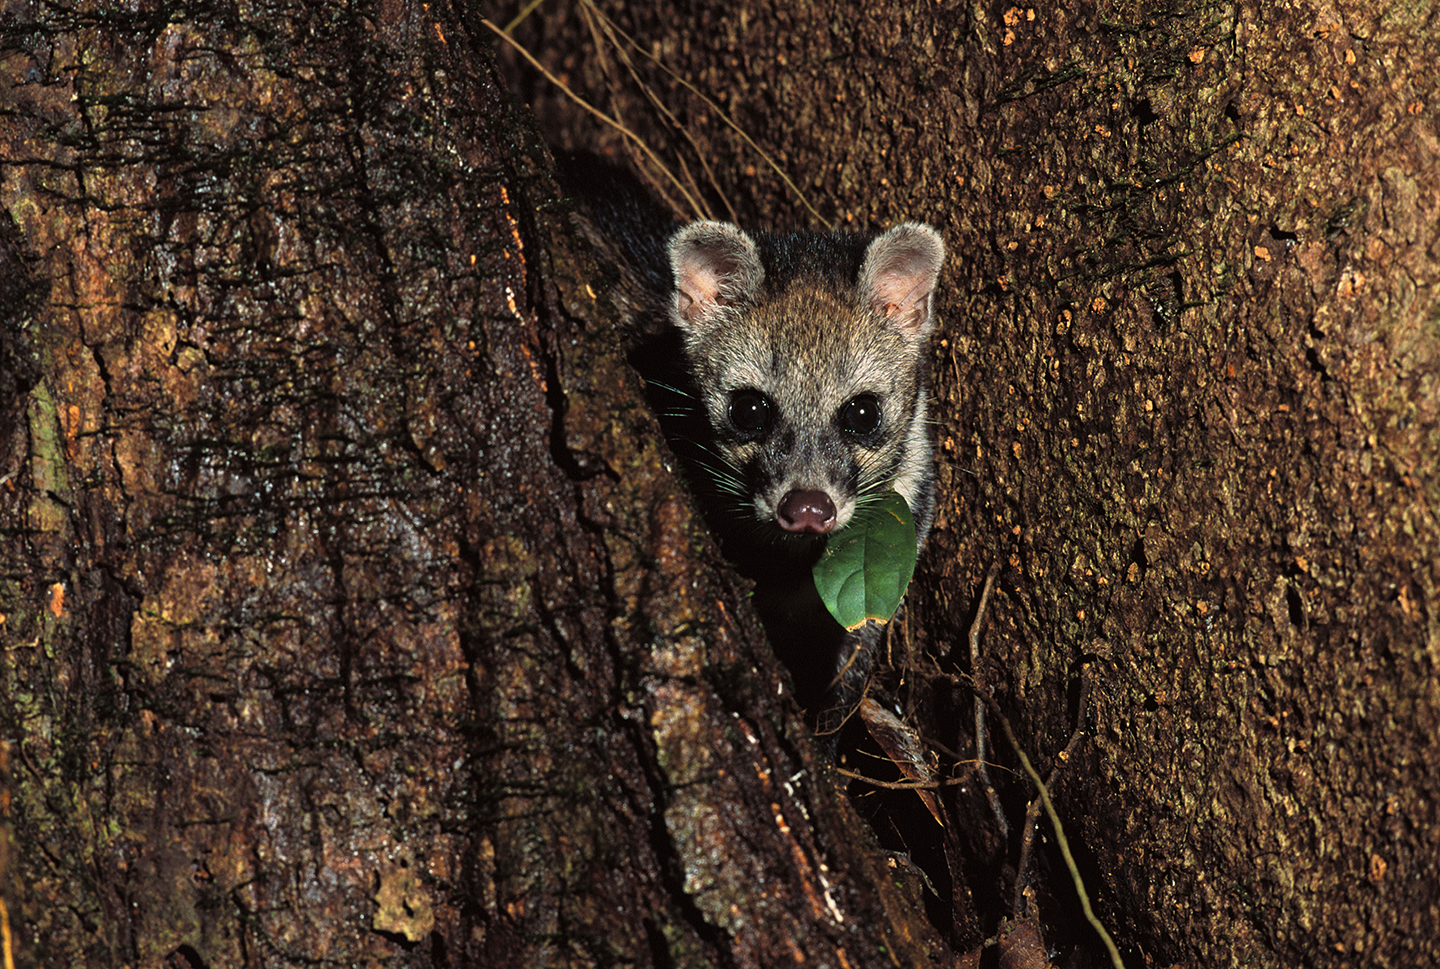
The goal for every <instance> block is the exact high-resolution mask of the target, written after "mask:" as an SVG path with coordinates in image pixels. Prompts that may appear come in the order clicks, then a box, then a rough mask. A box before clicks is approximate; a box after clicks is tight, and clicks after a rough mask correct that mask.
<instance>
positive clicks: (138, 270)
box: [0, 0, 949, 969]
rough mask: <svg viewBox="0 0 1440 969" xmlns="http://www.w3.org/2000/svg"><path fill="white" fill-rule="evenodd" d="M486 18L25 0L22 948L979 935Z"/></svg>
mask: <svg viewBox="0 0 1440 969" xmlns="http://www.w3.org/2000/svg"><path fill="white" fill-rule="evenodd" d="M482 33H483V32H482V31H481V30H480V28H479V27H478V25H477V24H475V23H473V22H471V21H468V20H467V19H466V18H465V17H464V16H462V15H461V14H460V13H459V12H457V11H456V10H455V9H453V8H451V7H450V6H448V5H447V4H445V3H439V4H434V3H431V4H424V5H422V4H403V3H382V4H360V5H356V6H349V7H346V6H340V7H337V6H334V5H328V4H321V3H308V2H304V0H296V2H282V3H280V4H272V5H268V6H265V7H263V8H236V7H231V6H225V5H221V6H219V7H204V6H202V7H195V8H185V9H178V8H175V9H172V8H166V7H161V6H156V5H152V4H144V3H142V4H139V5H129V6H113V5H111V6H104V5H102V6H99V7H96V6H91V5H80V6H67V5H64V4H59V5H39V4H33V3H26V2H11V3H7V4H6V5H5V7H4V10H3V15H0V69H3V77H4V85H3V88H0V90H3V94H0V98H3V100H0V200H3V209H4V214H3V215H0V646H3V658H0V683H3V686H0V723H3V744H0V755H3V757H0V768H3V771H4V773H3V787H4V802H3V805H4V818H5V831H4V833H5V837H4V839H3V849H4V850H3V853H0V901H3V903H4V904H3V907H0V917H3V923H4V924H3V926H0V927H3V928H4V929H5V931H4V932H3V933H0V940H3V945H4V948H5V953H4V955H5V958H6V960H7V964H8V961H9V959H10V958H11V957H13V958H14V960H15V963H16V964H17V965H21V966H41V965H46V966H49V965H74V966H82V965H84V966H97V967H98V966H105V967H110V966H136V967H141V966H189V967H200V966H204V967H212V969H219V967H232V966H234V967H238V966H298V965H315V964H342V963H343V964H376V965H378V964H385V965H414V966H432V965H435V966H438V965H453V966H506V965H552V964H565V965H586V964H596V965H612V964H616V963H623V964H638V965H684V966H694V965H707V964H716V965H724V966H765V965H790V964H793V963H794V962H796V961H797V960H798V959H799V958H800V956H801V955H802V954H803V956H804V957H805V958H806V959H807V960H808V961H809V962H810V963H811V964H819V965H835V966H842V965H852V966H855V965H877V964H882V963H883V964H891V963H892V962H894V961H898V963H899V964H904V965H920V964H925V963H927V962H930V961H937V962H940V963H941V964H944V963H946V962H947V961H948V959H949V956H948V954H947V951H946V950H945V949H944V948H943V947H941V946H940V944H939V940H938V936H937V935H936V933H934V931H933V930H932V929H931V928H930V926H929V924H928V923H927V922H925V920H924V919H923V918H922V917H921V916H920V915H919V914H918V909H915V908H914V907H913V906H911V905H910V903H909V902H908V901H907V900H906V899H905V898H904V897H903V896H902V895H901V894H900V892H899V891H898V890H897V888H896V887H895V886H894V885H893V884H892V883H891V880H890V879H891V876H890V875H889V874H888V872H887V871H886V870H885V869H884V867H883V865H882V862H881V860H880V858H879V857H878V856H877V855H876V854H875V853H874V852H873V851H872V850H870V847H869V840H868V839H869V835H868V834H867V833H866V831H865V829H864V828H863V826H862V825H861V824H859V822H858V821H857V819H856V816H855V815H854V813H853V812H852V811H851V810H850V808H849V807H848V804H847V802H846V801H845V800H844V799H843V797H842V796H841V793H840V791H839V788H838V786H837V785H836V784H835V782H834V780H833V778H832V777H831V775H829V774H828V773H827V770H826V768H825V767H824V766H823V765H818V764H817V762H816V761H815V760H814V758H813V756H812V754H811V753H810V747H809V745H808V739H807V737H806V735H805V733H804V730H803V728H802V727H801V726H800V721H799V719H798V716H797V714H796V713H795V710H794V708H793V705H791V704H790V702H789V700H788V697H787V696H786V694H785V691H784V688H783V686H780V685H779V684H781V683H782V681H783V677H782V676H781V674H780V672H779V670H778V669H777V668H776V666H775V662H774V660H773V658H771V657H770V656H769V654H768V652H767V651H766V650H765V649H764V648H763V645H762V644H761V642H760V637H759V634H758V632H757V630H758V627H757V625H756V623H755V621H754V619H753V616H752V615H751V613H750V612H749V610H748V608H747V607H746V604H745V598H744V592H743V590H742V589H740V588H739V587H738V586H737V584H736V583H735V582H734V581H733V580H732V579H730V578H728V577H727V575H726V573H725V572H724V571H723V568H721V566H720V563H719V561H718V559H717V558H716V556H715V555H714V553H713V551H712V550H711V549H710V546H709V545H708V544H707V540H706V538H705V536H704V534H703V532H702V531H701V530H700V529H699V527H698V526H697V524H696V522H695V520H694V519H692V515H691V510H690V506H689V503H688V499H687V498H686V497H685V495H684V492H683V491H682V490H681V489H680V488H679V486H678V485H677V483H676V480H675V479H674V477H673V476H672V475H671V474H670V473H669V472H668V471H667V470H666V460H667V459H666V457H665V452H664V448H663V445H662V444H661V442H660V439H659V436H658V433H657V431H656V428H655V422H654V419H653V416H652V415H651V414H650V413H649V412H648V411H646V410H645V408H644V406H643V404H642V403H641V401H642V394H641V392H640V386H639V382H638V380H637V379H636V378H635V377H634V375H633V374H632V373H631V372H630V371H629V369H628V368H627V366H626V365H625V363H624V358H623V356H622V354H621V353H620V349H619V347H620V343H619V339H618V337H617V334H616V330H615V321H614V320H613V319H608V318H606V316H605V312H606V311H605V307H604V304H603V303H602V302H601V301H599V300H597V298H596V294H595V290H593V289H590V288H589V287H588V280H589V279H590V278H591V276H592V275H593V272H594V270H593V267H591V266H590V265H589V264H588V263H587V262H586V259H585V257H584V255H583V254H582V253H580V252H578V251H577V250H576V249H575V248H574V247H573V245H572V243H571V242H570V234H569V231H568V229H567V226H566V223H565V221H564V216H565V213H564V210H563V209H562V208H559V207H557V206H556V205H555V204H554V197H553V196H554V188H553V186H552V184H551V183H550V181H549V176H548V174H547V165H548V161H547V159H546V156H545V154H544V152H543V150H542V149H540V148H539V147H538V143H537V142H536V141H535V138H534V135H533V130H532V128H531V127H530V124H529V122H528V120H527V119H526V117H525V116H523V115H522V114H520V113H518V112H517V110H516V109H515V108H514V107H513V106H512V100H511V96H510V94H509V93H508V92H507V91H506V89H505V88H504V86H503V85H502V84H501V83H500V82H498V81H497V78H496V76H495V73H494V64H493V57H492V54H491V51H490V49H489V46H488V44H489V40H487V39H480V37H481V34H482ZM487 36H488V35H487Z"/></svg>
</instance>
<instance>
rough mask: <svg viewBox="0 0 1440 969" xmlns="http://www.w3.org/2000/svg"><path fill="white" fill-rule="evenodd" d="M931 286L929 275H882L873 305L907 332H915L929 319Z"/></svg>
mask: <svg viewBox="0 0 1440 969" xmlns="http://www.w3.org/2000/svg"><path fill="white" fill-rule="evenodd" d="M931 285H932V284H931V282H930V279H929V275H928V273H921V274H919V275H906V274H903V273H898V272H884V273H881V274H880V277H879V278H878V279H877V280H876V281H875V290H874V294H873V295H874V305H875V307H876V308H877V309H879V310H880V311H881V312H882V313H883V314H884V315H885V318H886V319H888V320H893V321H894V322H895V323H896V324H897V325H898V326H901V327H904V328H906V329H914V328H915V327H917V326H920V325H921V324H922V323H924V322H925V319H926V317H927V316H928V312H927V305H928V298H929V296H930V289H931Z"/></svg>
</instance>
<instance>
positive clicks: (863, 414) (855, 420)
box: [840, 394, 883, 437]
mask: <svg viewBox="0 0 1440 969" xmlns="http://www.w3.org/2000/svg"><path fill="white" fill-rule="evenodd" d="M882 416H883V415H882V414H881V412H880V398H878V397H876V396H875V395H874V394H857V395H856V396H854V397H852V398H850V400H849V401H847V402H846V404H845V406H844V407H842V408H840V427H841V429H842V430H844V431H846V432H847V433H849V434H853V435H855V436H856V437H868V436H870V435H871V434H874V433H875V432H876V431H878V430H879V429H880V419H881V417H882Z"/></svg>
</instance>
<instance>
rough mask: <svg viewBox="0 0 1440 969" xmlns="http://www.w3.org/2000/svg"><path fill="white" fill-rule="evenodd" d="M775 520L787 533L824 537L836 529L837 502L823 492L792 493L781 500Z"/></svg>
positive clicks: (776, 510)
mask: <svg viewBox="0 0 1440 969" xmlns="http://www.w3.org/2000/svg"><path fill="white" fill-rule="evenodd" d="M775 519H776V521H778V522H779V523H780V527H781V528H783V529H785V530H786V531H787V532H797V533H803V532H811V533H813V534H815V535H824V534H825V533H826V532H828V531H830V529H832V528H834V527H835V502H833V501H831V500H830V496H829V495H827V494H826V493H825V492H823V491H791V492H788V493H787V494H786V495H785V497H784V498H781V499H780V507H778V508H776V509H775Z"/></svg>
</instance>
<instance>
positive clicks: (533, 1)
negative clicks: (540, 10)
mask: <svg viewBox="0 0 1440 969" xmlns="http://www.w3.org/2000/svg"><path fill="white" fill-rule="evenodd" d="M544 2H545V0H530V2H529V3H527V4H525V9H524V10H521V11H520V12H519V13H517V14H516V15H515V19H513V20H511V21H510V22H509V23H508V24H506V25H505V33H507V34H508V33H510V31H512V30H514V29H515V28H516V27H518V26H520V21H522V20H524V19H525V18H526V17H528V16H530V12H531V11H532V10H534V9H535V8H536V7H538V6H540V4H542V3H544Z"/></svg>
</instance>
